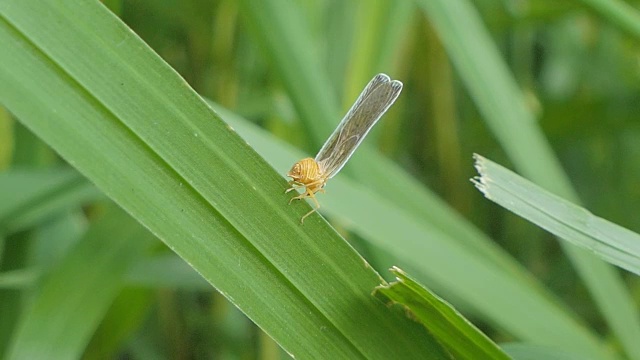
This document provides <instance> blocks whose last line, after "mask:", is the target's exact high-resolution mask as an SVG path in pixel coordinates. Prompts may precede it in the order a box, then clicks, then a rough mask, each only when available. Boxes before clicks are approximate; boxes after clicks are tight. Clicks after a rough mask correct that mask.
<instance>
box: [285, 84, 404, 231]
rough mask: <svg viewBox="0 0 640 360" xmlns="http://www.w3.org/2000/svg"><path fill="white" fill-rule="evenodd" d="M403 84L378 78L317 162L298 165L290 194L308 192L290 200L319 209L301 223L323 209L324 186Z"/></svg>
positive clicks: (303, 161) (323, 147) (290, 182)
mask: <svg viewBox="0 0 640 360" xmlns="http://www.w3.org/2000/svg"><path fill="white" fill-rule="evenodd" d="M401 90H402V83H401V82H400V81H398V80H391V79H390V78H389V76H387V75H385V74H378V75H376V76H374V77H373V79H371V81H369V83H368V84H367V86H366V87H365V88H364V90H362V93H360V96H358V99H356V102H355V103H354V104H353V106H351V109H349V112H347V115H345V116H344V118H343V119H342V121H341V122H340V124H339V125H338V127H337V128H336V129H335V130H334V132H333V134H331V136H329V139H327V141H326V142H325V143H324V145H323V146H322V149H320V151H319V152H318V155H316V157H315V159H312V158H305V159H302V160H300V161H298V162H296V163H295V164H293V167H292V168H291V170H289V172H288V173H287V176H288V177H290V178H291V180H290V181H289V185H291V187H290V188H288V189H287V191H286V192H289V191H292V190H295V189H298V188H304V192H303V193H302V194H299V195H298V196H295V197H293V198H291V200H289V204H291V202H292V201H293V200H300V199H305V198H311V200H313V202H314V204H315V207H314V208H313V210H311V211H309V212H308V213H307V214H306V215H304V216H303V217H302V219H300V223H304V219H305V218H306V217H307V216H309V215H311V214H312V213H313V212H315V211H316V210H318V209H319V208H320V203H318V200H317V199H316V196H315V194H316V193H317V192H324V185H325V184H326V183H327V180H329V179H331V178H332V177H333V176H334V175H335V174H337V173H338V171H340V169H342V167H343V166H344V164H345V163H346V162H347V160H349V158H350V157H351V155H353V152H354V151H355V150H356V148H357V147H358V145H360V143H361V142H362V140H363V139H364V137H365V136H366V135H367V133H368V132H369V130H371V128H372V127H373V125H375V123H376V122H378V120H379V119H380V117H381V116H382V115H383V114H384V113H385V112H386V111H387V109H389V107H390V106H391V104H393V102H394V101H395V100H396V98H397V97H398V95H400V91H401Z"/></svg>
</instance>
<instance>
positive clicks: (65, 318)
mask: <svg viewBox="0 0 640 360" xmlns="http://www.w3.org/2000/svg"><path fill="white" fill-rule="evenodd" d="M151 239H153V237H152V236H151V234H149V233H148V232H147V231H146V230H145V229H144V228H142V227H141V226H140V225H139V224H137V223H136V222H135V221H134V220H133V219H131V217H129V216H128V215H126V214H125V213H124V212H122V211H121V210H119V209H117V208H115V207H113V208H111V210H109V211H107V213H106V214H105V215H104V216H103V218H102V219H100V221H97V222H95V223H94V225H93V226H92V227H91V228H90V229H89V231H88V232H87V233H86V235H85V237H84V239H83V240H82V241H81V242H79V243H78V244H76V245H77V246H75V247H74V248H73V250H72V251H70V252H69V253H68V255H67V256H66V257H65V258H64V259H62V261H61V262H60V263H59V264H58V265H57V266H55V267H54V269H53V270H52V271H51V273H50V274H48V275H47V276H46V277H45V279H43V283H42V284H41V286H40V287H39V288H38V292H37V294H35V297H34V299H33V301H32V302H31V303H30V304H29V306H27V307H26V308H25V309H24V312H23V314H22V316H21V319H20V321H19V323H18V326H17V330H16V332H15V334H14V337H13V339H12V344H11V347H10V350H9V353H8V356H7V358H8V359H43V358H58V359H73V358H78V357H80V355H81V354H82V351H83V350H84V348H85V346H86V345H87V343H88V341H89V339H90V338H91V336H92V334H93V332H94V331H95V329H96V328H97V326H98V323H99V322H100V321H101V319H102V317H103V316H104V314H105V313H106V311H107V309H108V307H109V306H110V305H111V302H112V301H113V299H114V298H115V297H116V295H117V294H118V292H119V291H120V288H121V287H122V284H123V279H124V275H125V273H126V271H127V269H128V268H129V267H130V266H131V264H133V263H134V262H135V261H137V260H138V258H139V257H141V255H142V253H141V250H142V249H144V248H145V247H146V246H147V245H148V244H149V242H150V240H151ZM71 334H72V335H71Z"/></svg>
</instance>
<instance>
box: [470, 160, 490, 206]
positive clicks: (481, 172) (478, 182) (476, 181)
mask: <svg viewBox="0 0 640 360" xmlns="http://www.w3.org/2000/svg"><path fill="white" fill-rule="evenodd" d="M473 160H474V161H475V163H474V164H473V166H474V167H475V168H476V171H478V176H474V177H472V178H471V179H469V180H470V181H471V182H472V183H473V185H475V187H476V188H477V189H478V190H480V192H482V194H483V195H484V196H485V197H487V198H488V193H487V188H488V185H489V177H488V176H487V172H486V167H485V165H486V160H487V159H486V158H485V157H484V156H482V155H479V154H476V153H474V154H473Z"/></svg>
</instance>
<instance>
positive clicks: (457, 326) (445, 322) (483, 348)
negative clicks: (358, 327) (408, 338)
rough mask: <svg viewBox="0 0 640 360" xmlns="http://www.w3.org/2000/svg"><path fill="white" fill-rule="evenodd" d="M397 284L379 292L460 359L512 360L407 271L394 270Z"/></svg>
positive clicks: (382, 286)
mask: <svg viewBox="0 0 640 360" xmlns="http://www.w3.org/2000/svg"><path fill="white" fill-rule="evenodd" d="M391 272H392V273H393V274H394V275H395V276H396V280H397V281H395V282H393V283H390V284H385V285H381V286H380V287H378V288H377V289H376V292H377V293H379V294H382V295H384V297H386V298H387V299H388V300H390V301H391V302H392V303H399V304H401V305H403V306H404V307H405V308H406V309H407V310H408V311H410V312H411V314H413V316H415V318H416V319H417V320H418V321H420V322H421V323H422V324H423V325H424V326H425V327H427V328H428V329H429V331H430V332H431V333H432V334H433V335H434V336H435V337H436V338H437V339H438V340H439V341H440V342H441V343H443V344H445V346H446V347H447V349H448V350H449V351H450V352H451V353H452V354H453V355H454V357H455V358H456V359H509V356H507V354H505V353H504V352H502V350H500V348H499V347H498V345H496V344H495V343H494V342H493V341H491V339H489V338H488V337H487V336H486V335H485V334H483V333H482V332H481V331H480V330H479V329H478V328H476V327H475V326H473V324H471V322H469V320H467V319H465V318H464V316H462V315H461V314H460V313H459V312H458V311H457V310H456V309H455V308H454V307H453V306H451V305H449V304H448V303H447V302H446V301H444V300H442V299H441V298H440V297H438V296H437V295H435V294H433V293H432V292H431V291H429V290H428V289H426V288H425V287H424V286H422V285H420V284H419V283H418V282H417V281H415V280H414V279H412V278H411V277H410V276H409V275H407V274H406V273H405V272H404V271H402V270H400V269H398V268H392V269H391Z"/></svg>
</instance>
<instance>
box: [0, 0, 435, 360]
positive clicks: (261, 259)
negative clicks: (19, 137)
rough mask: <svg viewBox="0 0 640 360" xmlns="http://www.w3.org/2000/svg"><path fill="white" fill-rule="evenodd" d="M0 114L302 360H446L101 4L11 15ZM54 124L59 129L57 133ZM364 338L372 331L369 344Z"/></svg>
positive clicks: (9, 9)
mask: <svg viewBox="0 0 640 360" xmlns="http://www.w3.org/2000/svg"><path fill="white" fill-rule="evenodd" d="M0 42H2V43H3V46H4V50H6V51H2V52H1V53H0V64H1V66H0V101H2V102H3V103H4V104H5V105H6V106H7V107H8V108H9V109H10V110H11V111H12V112H13V113H14V114H15V115H16V116H17V117H18V118H19V119H20V120H21V121H22V122H23V123H25V124H26V125H27V126H28V127H29V128H30V129H31V130H32V131H33V132H35V133H36V134H38V136H40V137H41V138H43V139H44V140H45V141H46V142H47V143H48V144H49V145H51V146H52V147H53V148H54V149H55V150H56V151H58V152H59V153H60V154H61V155H62V156H63V157H64V158H65V159H67V160H68V161H69V162H70V163H71V164H73V165H74V166H75V167H77V168H78V169H79V170H80V171H81V172H82V173H83V174H84V175H85V176H87V177H88V178H89V179H91V181H93V182H94V183H95V184H96V185H97V187H98V188H100V189H101V190H102V191H104V192H105V193H106V194H107V195H108V196H109V197H111V198H112V199H114V200H115V201H116V202H117V203H118V204H119V205H121V206H122V207H123V208H124V209H125V210H127V211H128V212H129V213H131V214H132V215H133V216H134V217H135V218H136V219H137V220H138V221H140V222H141V223H143V224H144V225H145V226H146V227H147V228H149V229H150V230H151V231H152V232H153V233H154V234H155V235H156V236H158V237H159V238H160V239H162V240H163V241H165V242H166V243H167V245H169V247H170V248H171V249H173V250H174V251H175V252H176V253H178V254H179V255H180V256H181V257H182V258H184V259H185V260H186V261H187V262H188V263H189V264H191V266H193V267H194V268H195V269H196V270H197V271H198V272H199V273H200V274H201V275H202V276H203V277H204V278H205V279H207V280H208V281H209V282H210V283H211V284H213V285H215V286H216V288H218V290H220V292H222V293H223V294H224V295H225V296H226V297H227V298H228V299H230V300H231V301H232V302H233V303H234V304H235V305H237V306H238V307H239V308H241V309H242V310H243V311H244V312H245V313H246V314H247V315H248V316H249V317H250V318H251V319H252V320H254V321H255V322H256V323H257V324H258V325H260V326H261V327H262V328H263V329H265V331H266V332H267V333H269V334H270V335H271V336H272V337H274V338H275V339H276V340H277V341H278V342H279V343H280V344H281V345H282V346H283V347H284V348H285V349H286V350H287V351H289V352H290V353H292V354H293V355H295V356H296V357H302V358H309V357H315V356H322V357H325V358H336V357H338V358H340V357H345V358H358V357H365V358H390V357H402V358H423V357H424V356H425V354H431V356H432V357H434V358H438V357H440V356H442V353H441V352H440V350H439V347H438V346H437V345H435V344H434V343H433V342H432V341H431V340H430V338H429V337H428V336H427V335H426V333H425V332H424V331H423V330H422V329H420V328H419V327H418V326H416V325H415V324H413V323H412V322H411V321H409V320H407V319H405V318H404V317H402V316H399V315H398V314H393V313H389V312H388V310H387V309H386V308H385V307H384V305H382V304H381V303H380V302H379V301H377V300H376V299H374V298H372V297H371V296H370V291H371V289H372V288H373V287H374V286H375V285H376V284H377V283H378V282H379V277H378V275H377V274H376V273H375V272H374V271H373V270H372V269H371V268H370V267H368V266H367V265H366V263H365V262H364V261H363V259H362V258H361V257H360V256H359V255H358V254H357V253H356V252H355V251H353V249H352V248H351V247H350V246H349V245H348V244H346V243H345V242H344V240H343V239H341V238H340V237H339V236H338V235H337V234H336V233H335V231H334V230H333V229H331V228H330V227H329V226H328V225H327V224H326V223H325V222H323V221H321V220H320V217H319V216H313V217H310V218H309V219H308V220H307V221H306V222H305V226H304V227H302V226H300V224H299V219H300V217H301V216H302V215H303V214H304V213H305V212H307V211H308V210H309V207H308V206H307V205H304V204H300V203H297V204H295V205H292V206H289V205H287V202H288V199H289V196H287V195H285V194H284V193H283V192H284V189H285V188H286V182H285V181H284V180H283V179H282V177H281V175H279V174H278V173H276V172H274V171H273V169H271V168H270V167H269V166H268V165H267V164H266V162H264V161H263V160H262V159H261V158H260V156H259V155H258V154H256V153H255V152H254V151H253V150H251V149H250V148H249V147H248V146H247V145H246V143H245V142H244V141H243V140H242V139H240V138H239V137H238V136H237V135H236V134H235V132H234V131H233V130H232V129H230V128H229V127H228V126H227V125H226V124H224V123H223V122H222V121H220V119H219V118H218V117H217V116H216V115H215V113H213V111H212V110H211V109H210V108H209V107H208V106H207V105H206V104H205V103H204V102H203V101H202V100H201V99H200V97H199V96H198V95H197V94H196V93H194V92H193V91H192V90H191V89H190V88H189V87H188V86H187V85H186V83H185V82H184V80H182V79H181V78H179V77H178V76H177V75H176V73H175V72H174V71H173V70H171V69H170V68H169V67H168V66H167V65H166V64H165V63H164V62H162V61H161V60H160V59H159V58H158V57H157V56H155V55H154V54H153V53H152V52H151V51H150V50H149V49H148V48H147V47H146V45H145V44H144V43H142V42H141V41H140V39H138V38H137V37H136V36H135V35H134V34H133V33H132V32H131V31H130V30H129V29H127V28H126V27H125V26H124V25H123V24H122V23H121V22H119V21H118V19H116V18H115V17H114V16H112V15H111V14H109V13H108V12H107V11H106V10H105V9H104V8H103V7H102V6H101V5H100V4H98V3H97V2H93V1H89V2H87V1H73V0H61V1H57V2H55V3H48V2H46V3H42V2H38V1H5V2H2V3H0ZM52 124H53V126H52ZM363 328H366V329H368V331H367V332H366V333H365V332H363V331H362V329H363Z"/></svg>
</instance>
